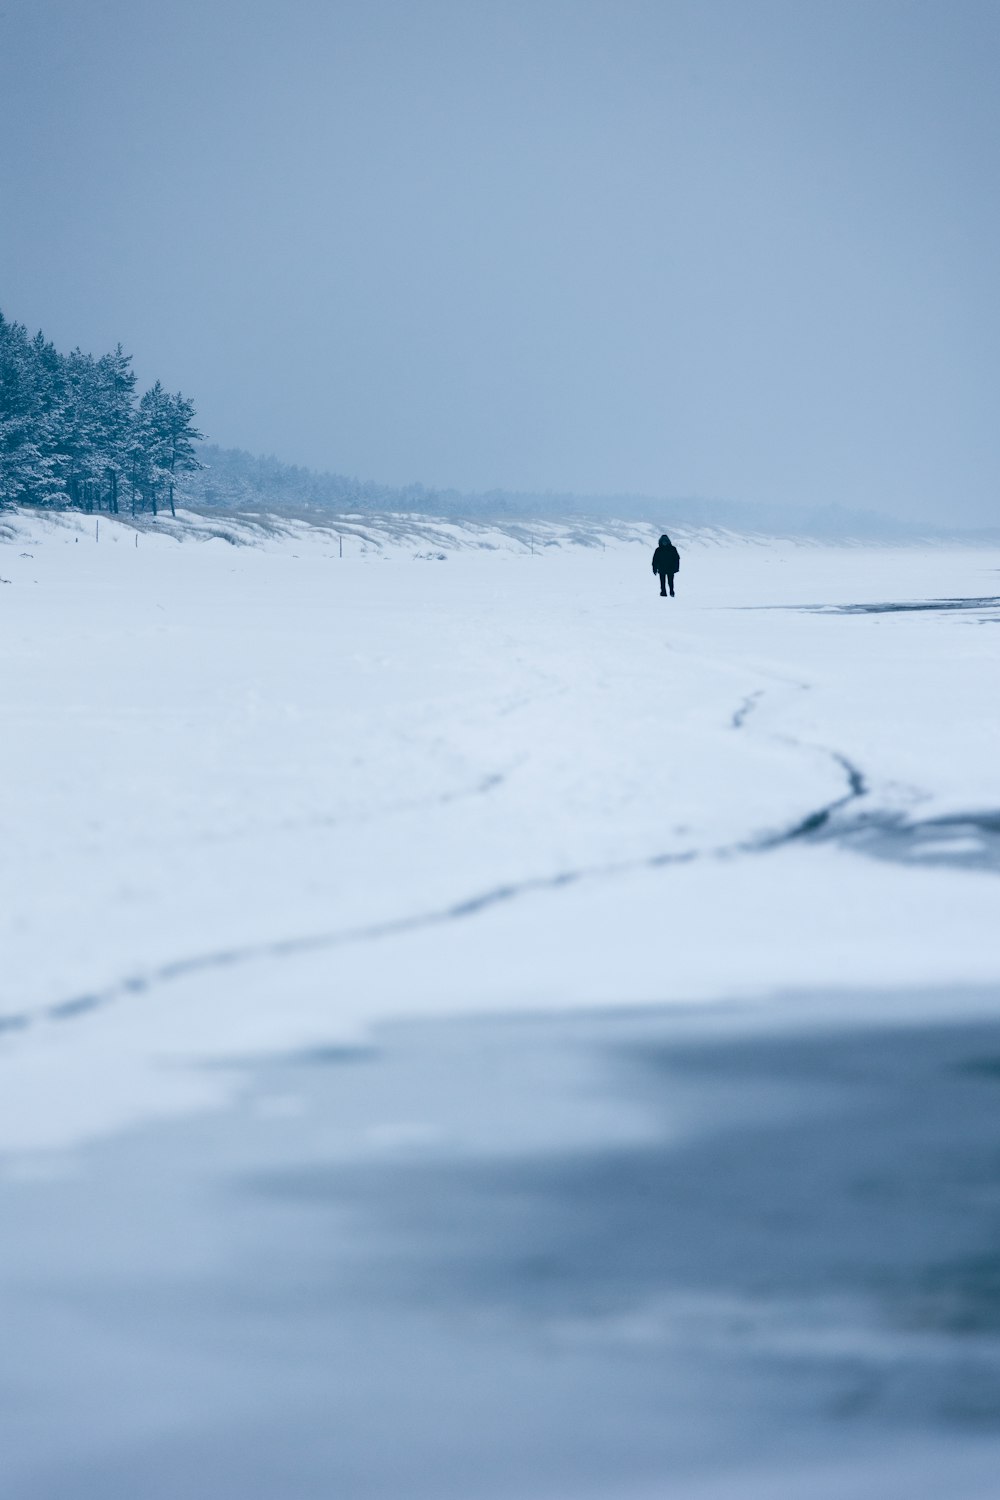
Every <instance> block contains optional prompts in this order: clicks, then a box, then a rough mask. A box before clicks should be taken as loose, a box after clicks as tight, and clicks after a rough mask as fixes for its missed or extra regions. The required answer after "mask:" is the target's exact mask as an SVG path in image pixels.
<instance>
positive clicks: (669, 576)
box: [667, 573, 674, 599]
mask: <svg viewBox="0 0 1000 1500" xmlns="http://www.w3.org/2000/svg"><path fill="white" fill-rule="evenodd" d="M667 582H668V583H669V585H670V597H671V599H672V598H673V597H674V575H673V573H668V574H667Z"/></svg>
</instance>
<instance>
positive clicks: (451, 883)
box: [0, 514, 1000, 1500]
mask: <svg viewBox="0 0 1000 1500" xmlns="http://www.w3.org/2000/svg"><path fill="white" fill-rule="evenodd" d="M665 520H666V522H667V523H669V520H670V518H669V517H668V518H665ZM671 529H672V531H673V528H671ZM658 530H659V528H649V529H648V530H647V529H645V528H641V527H634V528H632V527H626V526H618V527H615V528H613V529H612V528H609V529H607V531H606V533H602V532H601V531H600V529H599V528H597V527H596V526H595V525H594V524H593V523H588V524H587V525H583V524H579V525H578V524H573V525H570V524H567V525H565V526H560V525H557V524H555V523H550V524H548V525H546V526H541V525H540V526H537V527H534V528H529V527H527V526H525V525H518V526H513V527H509V528H504V527H492V528H491V527H488V526H483V525H478V526H468V527H463V526H462V525H460V524H459V523H449V524H441V525H436V524H434V523H429V522H427V521H425V520H417V519H414V518H395V519H385V520H382V521H379V520H377V519H373V518H360V517H359V518H354V519H353V520H351V521H347V522H344V523H343V524H342V526H341V527H340V532H341V533H342V536H341V535H340V534H338V531H337V530H336V529H333V530H323V529H322V528H318V527H311V526H308V525H304V524H303V525H297V524H293V523H283V524H282V525H280V526H278V525H276V524H274V525H272V524H265V523H254V524H251V523H243V522H237V521H233V520H231V519H227V520H226V521H225V522H224V523H221V524H220V523H216V522H213V521H210V520H208V519H206V518H204V517H197V516H182V517H181V518H179V520H178V521H177V523H176V524H175V523H172V522H169V521H163V522H159V523H157V524H156V525H155V526H153V525H150V524H148V523H147V524H144V525H143V526H142V527H141V528H140V529H139V531H136V530H135V529H133V528H132V527H131V526H130V525H129V524H128V523H126V522H113V521H111V520H109V519H108V518H107V517H102V518H101V521H100V530H99V539H98V538H97V535H96V527H95V521H94V518H93V517H40V516H37V515H25V514H20V515H16V516H13V517H9V516H8V517H5V518H4V523H3V526H2V527H0V534H2V542H0V578H3V579H4V580H5V582H4V583H3V584H2V585H0V613H2V630H0V680H2V683H3V726H4V729H3V734H2V736H0V778H2V779H0V785H2V786H3V789H4V796H3V812H2V825H0V835H2V848H3V858H2V861H0V945H2V959H3V962H2V969H0V1214H2V1216H3V1222H4V1224H5V1233H4V1244H3V1250H2V1253H0V1304H2V1310H3V1320H4V1327H5V1339H4V1347H3V1351H2V1352H0V1390H2V1391H3V1393H4V1408H5V1412H6V1418H5V1421H4V1424H3V1426H2V1428H0V1453H2V1458H0V1462H2V1463H3V1464H4V1465H5V1470H4V1486H3V1489H4V1493H5V1496H6V1494H10V1495H11V1496H12V1497H16V1500H50V1497H52V1500H54V1497H56V1496H59V1497H62V1496H64V1495H66V1494H72V1495H73V1500H90V1497H91V1496H94V1497H95V1500H96V1497H97V1496H100V1500H119V1497H120V1500H126V1497H127V1500H158V1497H160V1496H162V1497H164V1500H166V1497H168V1496H169V1497H171V1500H173V1497H174V1496H175V1495H177V1494H181V1493H184V1494H196V1493H198V1485H199V1484H202V1485H203V1481H204V1476H205V1475H206V1474H210V1475H211V1476H212V1483H211V1485H210V1487H209V1490H208V1491H207V1493H211V1494H212V1500H230V1497H231V1496H232V1497H233V1500H235V1497H237V1496H239V1500H252V1497H255V1496H258V1497H261V1500H287V1497H288V1496H290V1495H294V1496H295V1500H308V1497H310V1496H312V1495H316V1496H317V1497H319V1496H323V1497H324V1500H326V1497H328V1496H329V1495H331V1494H345V1495H346V1494H350V1495H352V1496H358V1497H364V1496H368V1495H370V1496H372V1497H374V1496H376V1495H378V1496H382V1497H393V1500H396V1497H398V1500H415V1497H418V1496H424V1495H426V1496H427V1497H428V1500H432V1497H433V1500H444V1497H446V1496H455V1497H456V1500H457V1497H458V1496H461V1497H462V1500H478V1497H479V1496H483V1497H485V1496H487V1495H490V1496H496V1497H498V1500H499V1497H501V1496H502V1497H505V1500H568V1497H570V1496H572V1497H573V1500H579V1497H583V1496H584V1495H591V1496H594V1497H598V1496H600V1497H601V1500H652V1497H653V1496H660V1495H662V1494H664V1493H669V1494H670V1496H671V1500H721V1497H723V1496H724V1497H726V1500H731V1497H733V1496H744V1495H745V1496H747V1497H752V1500H765V1497H772V1500H786V1497H787V1500H793V1497H794V1500H799V1497H802V1500H804V1497H806V1496H808V1497H809V1500H816V1497H823V1496H836V1497H837V1500H848V1497H850V1500H861V1497H865V1500H866V1497H868V1496H871V1497H876V1496H877V1497H879V1500H896V1497H898V1500H915V1497H923V1496H927V1497H928V1500H930V1497H931V1496H934V1497H935V1500H936V1497H937V1496H938V1495H940V1494H944V1493H948V1494H949V1495H954V1496H956V1497H959V1496H962V1497H969V1500H972V1497H975V1500H986V1497H987V1496H991V1495H992V1494H993V1493H995V1476H996V1474H997V1472H1000V1457H998V1453H1000V1450H998V1447H997V1443H996V1437H997V1425H998V1423H997V1409H998V1402H1000V1356H998V1354H997V1347H998V1345H997V1333H998V1328H1000V1323H998V1320H997V1306H998V1300H1000V1299H998V1294H997V1273H996V1264H997V1260H996V1244H995V1225H996V1222H997V1219H996V1213H997V1207H998V1202H997V1188H996V1181H995V1161H996V1149H997V1142H996V1138H995V1137H996V1125H995V1121H996V1108H995V1093H996V1086H997V1078H998V1077H1000V1063H998V1061H997V1059H998V1058H1000V1032H998V1026H1000V1014H998V1012H1000V938H998V933H1000V879H998V875H1000V719H998V716H997V712H996V707H995V704H996V702H997V701H998V695H997V674H996V640H997V635H996V631H995V630H991V629H988V628H987V629H984V628H983V627H984V626H988V625H991V624H995V623H996V622H997V620H998V619H1000V605H998V603H997V600H998V581H1000V553H998V552H991V551H987V550H983V549H975V548H971V547H970V548H960V547H955V548H951V549H946V548H942V547H941V546H940V545H936V546H934V547H930V546H928V547H909V548H893V549H890V548H867V547H854V546H848V545H844V546H837V547H833V546H829V547H827V546H815V545H805V544H800V543H795V542H791V541H788V542H778V541H763V540H761V539H751V538H740V537H735V536H728V535H723V534H719V533H716V534H702V535H691V536H687V537H685V536H683V535H680V534H677V533H675V534H677V535H678V541H679V542H680V545H681V551H682V555H683V564H682V571H681V574H680V577H679V583H678V596H677V598H676V599H673V600H670V599H668V600H663V599H660V598H659V596H658V592H657V587H656V581H655V579H653V577H652V574H651V572H650V568H649V553H650V548H651V544H652V541H653V540H655V535H656V534H657V533H658ZM137 537H138V543H137V540H136V539H137ZM341 553H342V554H343V555H341ZM959 606H961V607H959ZM966 606H967V607H966ZM384 1413H388V1416H384ZM387 1424H388V1426H387ZM386 1430H389V1431H391V1433H392V1434H393V1438H394V1443H395V1447H393V1448H391V1449H387V1447H386V1444H385V1441H384V1433H385V1431H386ZM512 1434H513V1436H512ZM664 1484H666V1485H667V1489H666V1490H664V1488H663V1486H664ZM203 1487H204V1485H203Z"/></svg>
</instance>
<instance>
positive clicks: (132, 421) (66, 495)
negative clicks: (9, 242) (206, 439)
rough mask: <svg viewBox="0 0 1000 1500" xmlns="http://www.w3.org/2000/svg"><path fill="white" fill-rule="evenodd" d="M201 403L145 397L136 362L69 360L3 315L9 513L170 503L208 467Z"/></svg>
mask: <svg viewBox="0 0 1000 1500" xmlns="http://www.w3.org/2000/svg"><path fill="white" fill-rule="evenodd" d="M194 417H195V410H194V403H193V402H192V401H190V400H189V399H188V398H187V397H186V396H182V395H181V394H180V392H178V393H177V394H176V395H171V394H170V393H169V392H168V391H165V390H164V389H163V386H162V385H161V384H160V382H159V381H157V382H156V384H155V385H154V386H152V387H151V388H150V389H149V390H148V391H146V392H145V394H144V395H143V396H141V397H140V398H139V399H138V400H137V399H136V377H135V375H134V374H133V372H132V356H131V355H130V354H126V353H125V352H124V350H123V349H122V346H121V345H120V344H119V345H118V347H117V348H116V349H115V351H114V353H113V354H102V355H101V356H100V358H98V359H95V358H94V356H93V355H92V354H84V353H83V352H82V351H81V350H79V349H74V350H73V351H72V352H71V353H69V354H60V353H59V351H58V350H57V349H56V348H55V346H54V345H53V344H51V343H49V341H48V340H47V339H46V338H45V336H44V335H43V334H42V333H37V334H35V335H34V336H31V335H29V333H28V330H27V329H26V328H25V327H24V326H23V324H20V323H11V322H9V321H8V320H7V319H6V318H5V317H4V315H3V313H0V506H10V505H43V506H50V507H59V508H63V507H66V506H75V507H78V508H79V509H81V510H86V511H95V510H108V511H110V512H111V513H112V514H117V513H118V512H119V511H120V510H121V509H123V508H127V509H128V510H130V511H131V513H132V514H133V515H135V514H137V512H139V511H152V513H153V514H154V515H155V514H156V513H157V512H158V511H159V509H160V508H161V507H166V506H169V508H170V511H171V514H174V513H175V505H174V497H175V493H176V488H177V484H178V482H179V480H180V479H181V478H182V476H184V475H185V474H191V473H194V472H195V471H196V470H197V469H198V467H199V460H198V458H197V456H196V453H195V444H196V443H197V442H198V441H199V440H200V438H201V436H202V434H201V433H200V432H198V430H197V429H196V428H195V425H194Z"/></svg>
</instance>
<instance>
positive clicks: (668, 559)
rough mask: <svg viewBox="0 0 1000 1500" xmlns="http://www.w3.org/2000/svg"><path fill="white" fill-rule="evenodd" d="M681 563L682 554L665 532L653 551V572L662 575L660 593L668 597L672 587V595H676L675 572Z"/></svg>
mask: <svg viewBox="0 0 1000 1500" xmlns="http://www.w3.org/2000/svg"><path fill="white" fill-rule="evenodd" d="M680 565H681V555H680V553H679V552H678V550H677V548H676V547H675V546H674V544H673V542H672V541H671V540H670V538H669V537H668V536H667V534H666V532H664V534H663V536H661V537H660V544H659V546H658V547H657V549H656V551H655V552H654V553H653V572H654V573H658V574H659V575H660V595H661V597H662V598H664V599H665V598H666V597H667V587H668V585H669V588H670V597H671V599H672V598H673V597H674V574H675V573H677V572H678V571H679V569H680Z"/></svg>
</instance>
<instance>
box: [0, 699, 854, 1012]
mask: <svg viewBox="0 0 1000 1500" xmlns="http://www.w3.org/2000/svg"><path fill="white" fill-rule="evenodd" d="M748 711H749V710H748ZM734 718H735V716H734ZM827 753H828V754H830V755H831V756H832V757H833V759H834V760H835V761H836V762H837V764H838V765H839V766H840V768H841V770H842V771H843V773H844V775H845V776H846V778H847V781H848V790H847V791H846V792H845V793H844V795H843V796H841V797H837V798H836V799H835V800H834V801H832V802H828V803H825V804H824V805H823V806H822V807H819V808H816V809H815V810H814V811H813V812H811V813H809V814H807V816H806V817H805V818H802V819H800V820H799V821H798V822H797V823H795V824H793V825H792V826H791V827H790V828H786V829H783V830H782V831H780V832H778V833H773V834H761V835H759V836H757V837H755V838H751V839H743V840H739V841H738V842H736V843H733V844H723V845H719V846H717V847H715V848H713V849H705V850H701V849H682V850H670V851H668V852H664V853H661V854H653V855H646V856H643V857H642V858H641V859H631V860H622V861H620V862H614V863H611V864H605V865H582V866H580V867H578V868H576V869H570V870H560V871H558V872H557V873H555V874H553V875H535V876H531V877H529V878H528V879H526V880H519V881H511V882H508V883H506V884H503V885H498V886H494V887H492V888H490V889H487V890H484V891H479V892H476V893H475V894H473V895H471V896H468V897H465V898H463V899H462V900H460V901H456V902H452V903H450V904H449V905H447V906H444V907H440V908H438V909H437V910H433V911H428V912H418V913H414V914H413V915H411V916H404V917H396V918H392V919H389V920H387V921H383V922H372V923H367V924H364V925H361V926H358V927H347V928H339V929H333V930H331V931H328V932H318V933H306V934H304V935H302V936H301V937H292V938H279V939H275V940H272V941H269V942H261V943H248V944H245V945H242V946H239V947H233V948H223V949H218V950H216V951H214V952H209V953H200V954H193V955H191V956H190V957H187V958H180V959H173V960H171V961H170V962H168V963H165V964H160V965H157V966H156V967H154V968H151V969H149V970H148V971H146V972H145V973H137V974H131V975H128V976H127V977H126V978H124V979H120V980H116V981H115V982H114V983H112V984H109V985H107V986H105V987H104V988H103V989H99V990H94V991H91V992H89V993H87V994H83V995H76V996H73V997H71V998H69V999H67V1000H61V1001H57V1002H56V1003H55V1004H53V1005H48V1006H46V1007H44V1008H43V1009H41V1010H39V1011H37V1012H30V1011H20V1012H15V1013H12V1014H7V1015H0V1035H3V1034H4V1033H7V1034H12V1035H20V1034H23V1033H24V1032H25V1031H27V1030H29V1029H31V1028H35V1027H38V1026H40V1025H43V1024H45V1023H51V1022H65V1021H72V1020H77V1019H79V1018H80V1017H82V1016H86V1015H90V1014H92V1013H93V1012H94V1011H97V1010H103V1009H105V1008H106V1007H107V1006H110V1005H114V1004H116V1003H118V1002H120V1001H122V1000H125V999H127V998H129V997H130V996H138V995H143V994H146V993H148V992H149V991H150V990H153V989H158V988H159V987H160V986H162V985H165V984H169V983H171V982H172V981H174V980H177V979H184V978H189V977H190V976H192V975H197V974H206V973H210V972H212V971H213V970H224V969H232V968H236V967H242V966H243V965H246V964H252V963H257V962H261V961H264V960H267V959H281V958H294V957H298V956H300V955H302V954H306V953H317V952H322V951H324V950H333V949H336V948H343V947H348V946H353V945H354V944H358V943H371V942H379V941H381V940H382V939H385V938H394V937H404V936H406V935H408V934H409V933H413V932H420V931H425V930H427V929H429V928H434V927H443V926H447V925H448V924H449V923H451V922H460V921H463V920H465V919H466V918H468V917H475V916H479V915H480V914H481V913H482V912H485V911H488V910H490V909H491V908H492V907H496V906H502V905H506V904H508V903H509V902H512V901H516V900H520V899H521V898H522V897H525V896H532V895H537V894H542V893H545V892H549V891H559V890H564V889H566V888H567V887H569V886H571V885H579V884H582V883H583V882H584V881H594V880H608V879H613V878H615V877H617V876H621V875H632V874H637V873H639V872H641V871H643V870H660V869H664V868H665V867H666V866H668V865H682V864H691V863H693V862H695V861H696V860H703V859H732V858H735V857H737V856H742V855H748V854H767V853H771V852H772V851H773V850H775V849H780V848H782V847H783V846H785V845H787V844H791V843H794V842H796V841H797V840H800V839H803V838H805V837H808V836H809V835H811V834H813V833H816V832H818V831H819V830H820V829H822V828H824V827H825V826H826V824H827V823H828V822H829V820H830V818H831V817H832V815H833V814H834V813H836V812H837V811H839V810H840V809H841V808H843V807H845V806H847V805H848V804H849V803H851V802H853V801H854V800H856V799H857V798H859V797H863V796H865V795H866V793H867V784H866V782H865V779H864V777H863V775H862V773H861V772H860V771H859V770H858V769H857V767H856V766H854V765H853V763H852V762H850V761H849V760H848V759H847V758H846V757H845V756H843V755H841V754H839V753H838V752H836V751H829V752H827Z"/></svg>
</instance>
